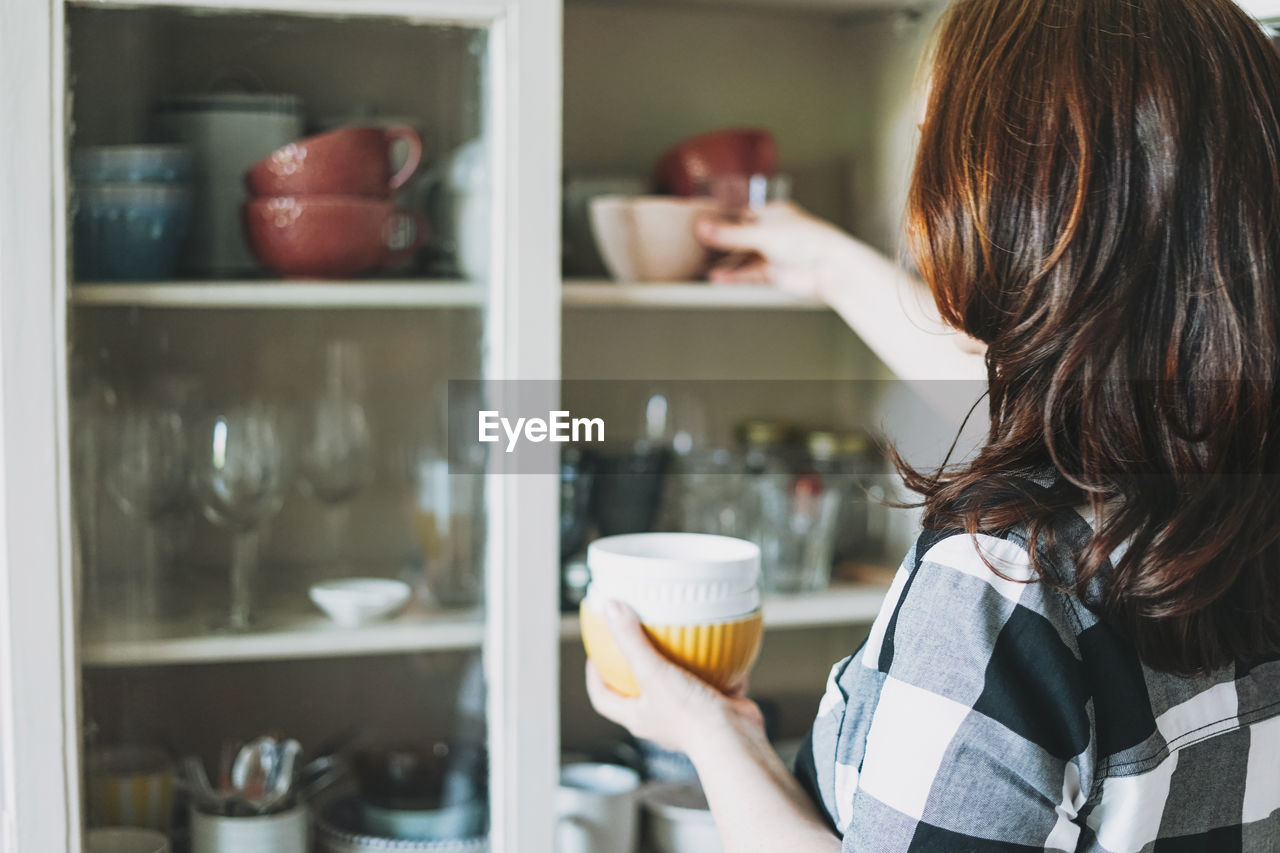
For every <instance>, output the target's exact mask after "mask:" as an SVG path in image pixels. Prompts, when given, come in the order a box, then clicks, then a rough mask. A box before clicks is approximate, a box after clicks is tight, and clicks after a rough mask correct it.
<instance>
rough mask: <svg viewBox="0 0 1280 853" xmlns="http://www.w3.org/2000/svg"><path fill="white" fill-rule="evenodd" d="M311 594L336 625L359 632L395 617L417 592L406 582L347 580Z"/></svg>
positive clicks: (319, 587)
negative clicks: (372, 623) (364, 627)
mask: <svg viewBox="0 0 1280 853" xmlns="http://www.w3.org/2000/svg"><path fill="white" fill-rule="evenodd" d="M308 594H309V595H310V596H311V601H312V603H314V604H315V606H316V607H319V608H320V609H321V610H323V611H324V612H325V614H326V615H328V617H329V618H330V619H332V620H333V621H334V622H336V623H338V624H339V625H342V626H344V627H347V628H356V627H359V626H361V625H368V624H369V623H371V622H378V621H381V620H383V619H390V618H391V617H392V616H395V615H396V614H397V613H399V612H400V611H401V610H403V609H404V606H405V605H406V604H408V603H409V596H410V595H412V594H413V590H412V589H410V587H409V585H408V584H407V583H405V582H404V581H397V580H388V579H386V578H343V579H341V580H336V581H326V582H325V583H318V584H315V585H314V586H312V587H311V589H310V590H308Z"/></svg>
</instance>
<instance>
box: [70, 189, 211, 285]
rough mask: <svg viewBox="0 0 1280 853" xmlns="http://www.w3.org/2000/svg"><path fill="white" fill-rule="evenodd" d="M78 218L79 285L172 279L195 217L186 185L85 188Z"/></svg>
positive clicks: (75, 218)
mask: <svg viewBox="0 0 1280 853" xmlns="http://www.w3.org/2000/svg"><path fill="white" fill-rule="evenodd" d="M73 210H74V215H73V222H74V226H73V237H74V245H75V274H76V278H77V279H78V280H80V281H161V280H164V279H169V278H173V276H174V273H175V272H176V271H177V268H178V254H179V252H181V251H182V243H183V241H184V240H185V239H186V236H187V227H188V223H189V222H190V218H191V191H190V190H189V189H188V188H187V187H186V186H184V185H181V184H128V183H107V184H82V185H80V186H78V187H77V188H76V193H75V201H74V206H73Z"/></svg>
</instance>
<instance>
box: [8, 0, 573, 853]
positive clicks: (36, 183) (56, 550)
mask: <svg viewBox="0 0 1280 853" xmlns="http://www.w3.org/2000/svg"><path fill="white" fill-rule="evenodd" d="M100 5H114V4H112V3H102V4H100ZM121 5H126V4H121ZM127 5H130V6H140V5H166V6H175V5H180V6H191V7H202V8H215V9H219V10H226V11H233V10H244V11H270V12H286V13H291V14H311V15H330V14H342V15H353V14H357V15H383V16H394V17H405V18H409V19H414V20H419V21H433V22H441V23H468V24H473V25H482V26H488V27H489V28H490V32H491V36H490V38H491V41H490V61H491V66H490V75H491V76H490V85H491V91H490V93H489V94H490V110H491V120H492V121H491V128H492V133H491V139H493V140H494V141H495V143H494V144H495V150H494V153H493V156H494V166H495V176H494V177H495V180H494V193H495V197H496V198H497V199H499V200H501V201H502V202H503V203H502V204H499V205H495V208H494V209H495V222H494V229H495V230H494V234H495V241H494V242H495V246H494V256H495V260H496V261H497V262H498V263H496V264H495V265H494V267H493V268H494V269H499V270H501V271H502V273H503V274H502V275H500V276H497V277H495V281H494V282H493V283H492V284H491V287H490V294H489V295H490V303H489V314H488V329H487V345H488V352H487V354H486V355H487V358H486V370H487V372H488V374H489V376H490V377H491V378H498V379H522V378H537V379H556V378H558V376H559V370H560V365H559V361H560V347H559V341H560V300H559V227H558V223H559V216H558V210H559V183H560V182H559V174H560V127H561V121H560V109H561V102H560V77H561V45H560V42H561V6H560V2H559V0H252V1H251V2H241V0H202V2H192V0H130V2H129V3H128V4H127ZM64 13H65V7H64V5H63V3H62V2H61V0H5V2H4V3H0V80H3V81H5V83H4V85H3V86H2V87H0V116H3V126H4V127H5V128H6V130H5V131H4V132H3V133H2V134H0V851H3V853H54V851H68V853H75V851H79V850H80V849H81V830H80V825H81V815H80V810H81V794H80V784H79V779H80V770H79V762H80V754H79V747H80V737H81V732H80V724H79V723H80V709H79V667H78V660H77V648H76V637H75V626H76V618H75V603H74V583H73V579H72V566H71V546H70V543H71V534H70V528H71V521H70V507H69V477H68V473H67V469H68V453H69V451H68V446H69V442H68V440H67V435H68V425H67V417H68V416H67V390H66V381H67V380H66V363H65V362H66V343H67V341H66V315H67V300H68V278H67V276H68V270H67V245H66V243H67V237H66V234H67V229H66V225H67V223H66V204H65V198H66V175H65V172H66V164H65V157H64V154H63V146H64V140H65V138H66V108H67V103H66V87H65V69H66V56H65V40H64V38H63V34H64V27H65V20H64ZM15 128H16V129H17V131H16V132H15V130H14V129H15ZM19 200H20V203H19ZM491 485H492V486H493V488H491V489H490V492H489V494H490V510H491V516H490V523H489V530H490V568H489V572H488V586H487V594H488V603H487V607H488V621H487V627H486V647H485V662H486V671H487V675H488V683H489V741H490V752H491V759H490V760H491V766H490V773H491V785H490V794H491V812H492V848H493V849H494V850H495V851H516V850H519V851H521V853H525V851H528V853H550V851H551V849H552V836H553V832H554V812H555V809H554V792H555V781H556V773H557V767H558V760H559V715H558V707H557V703H558V690H559V673H558V642H559V641H558V628H559V617H558V607H557V599H558V580H557V579H558V559H557V558H558V548H557V544H556V543H557V530H558V503H557V499H558V491H557V483H556V478H555V475H554V474H547V475H508V476H503V475H496V476H495V477H494V479H493V480H492V481H491ZM41 567H48V569H47V570H41Z"/></svg>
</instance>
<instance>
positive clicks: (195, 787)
mask: <svg viewBox="0 0 1280 853" xmlns="http://www.w3.org/2000/svg"><path fill="white" fill-rule="evenodd" d="M182 775H183V781H184V783H185V787H186V789H187V792H188V793H189V794H190V795H191V796H192V797H194V798H195V800H196V806H197V808H200V809H202V810H205V811H209V812H211V813H213V814H222V813H223V810H224V809H225V808H226V803H225V802H224V800H223V798H222V796H221V795H220V794H219V793H218V792H217V791H215V790H214V788H213V784H212V783H211V782H210V781H209V774H208V773H206V772H205V769H204V762H203V761H201V760H200V759H199V758H197V757H196V756H194V755H190V756H187V757H186V758H184V759H183V760H182Z"/></svg>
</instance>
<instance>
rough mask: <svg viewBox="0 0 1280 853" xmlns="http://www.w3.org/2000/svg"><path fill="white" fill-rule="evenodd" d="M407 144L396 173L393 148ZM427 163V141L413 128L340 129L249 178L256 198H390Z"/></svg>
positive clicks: (271, 160)
mask: <svg viewBox="0 0 1280 853" xmlns="http://www.w3.org/2000/svg"><path fill="white" fill-rule="evenodd" d="M397 140H404V141H405V142H406V143H407V144H408V146H409V156H408V158H407V159H406V160H405V163H404V165H403V166H401V167H400V168H399V169H398V170H397V171H396V172H395V174H392V172H391V146H392V144H393V143H395V142H396V141H397ZM421 162H422V140H421V139H420V138H419V137H418V134H417V131H415V130H414V129H413V128H411V127H407V126H397V127H389V128H385V129H384V128H381V127H340V128H338V129H337V130H331V131H329V132H328V133H321V134H319V135H318V136H308V137H306V138H305V139H299V140H298V141H297V142H290V143H289V144H288V145H284V146H281V147H280V148H277V149H276V150H275V151H272V152H271V153H270V154H268V155H267V156H266V157H264V158H263V159H262V160H259V161H258V162H257V163H255V164H254V165H253V166H252V167H250V169H249V171H248V172H246V173H245V176H244V180H245V184H246V185H247V186H248V187H249V193H250V194H251V195H254V196H304V195H357V196H370V197H373V198H386V197H388V196H390V195H391V194H392V193H393V192H395V191H396V190H398V189H399V188H400V187H402V186H404V183H405V181H407V180H409V178H410V177H412V175H413V173H414V171H416V170H417V168H418V164H419V163H421Z"/></svg>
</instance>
